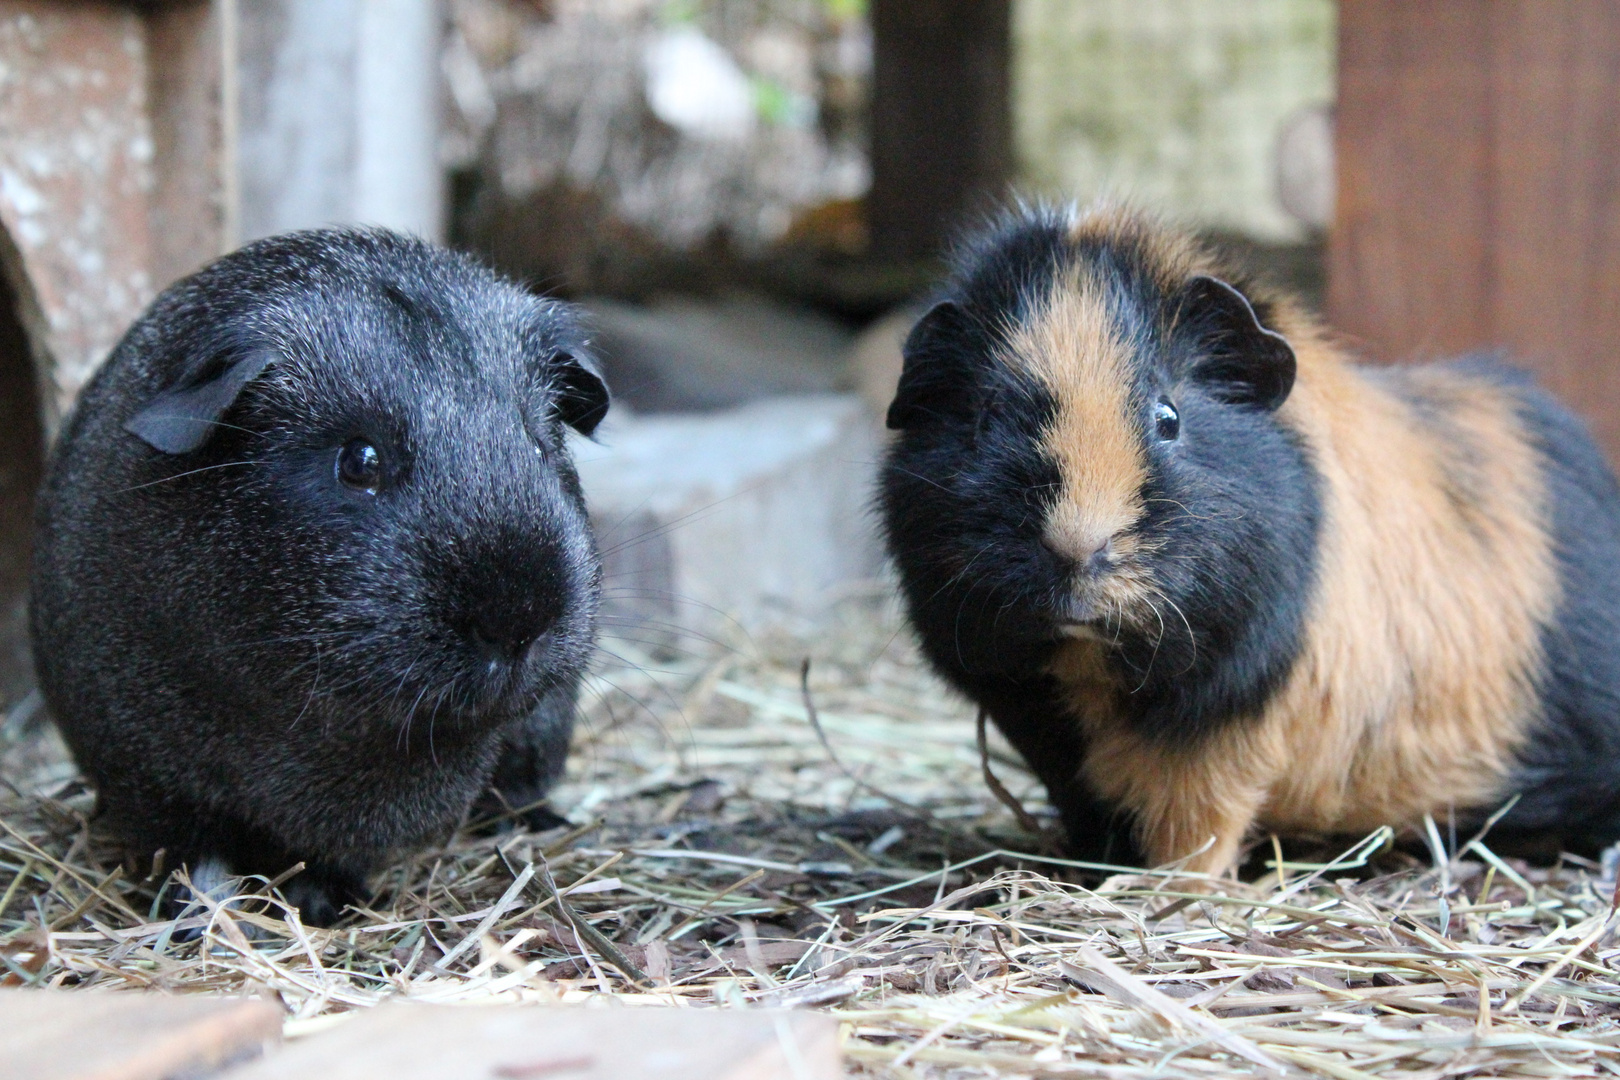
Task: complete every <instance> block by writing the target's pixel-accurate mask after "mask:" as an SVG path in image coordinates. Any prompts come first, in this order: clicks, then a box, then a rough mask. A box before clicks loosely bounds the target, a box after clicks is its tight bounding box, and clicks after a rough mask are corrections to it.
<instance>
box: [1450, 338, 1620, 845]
mask: <svg viewBox="0 0 1620 1080" xmlns="http://www.w3.org/2000/svg"><path fill="white" fill-rule="evenodd" d="M1464 366H1466V367H1467V368H1468V370H1470V372H1471V373H1473V374H1476V375H1478V376H1479V377H1481V378H1489V379H1492V380H1494V381H1496V382H1498V383H1499V384H1501V385H1503V386H1505V387H1508V388H1511V389H1512V390H1513V392H1514V393H1515V395H1516V396H1517V397H1518V398H1519V401H1520V402H1521V408H1520V415H1521V416H1522V417H1523V419H1524V420H1525V422H1526V426H1527V427H1528V429H1529V431H1530V434H1531V436H1532V438H1533V439H1534V440H1535V442H1536V446H1537V449H1538V450H1540V452H1541V454H1542V455H1543V462H1544V465H1543V468H1544V472H1543V477H1544V480H1545V483H1546V485H1547V487H1546V498H1547V509H1548V512H1549V514H1550V518H1551V522H1550V525H1551V531H1552V535H1553V536H1554V538H1555V554H1556V557H1557V567H1558V578H1559V592H1560V600H1559V607H1558V611H1557V614H1556V615H1555V617H1554V619H1553V621H1552V622H1551V623H1550V624H1548V625H1547V626H1546V627H1545V628H1544V629H1543V631H1542V635H1541V651H1542V657H1543V668H1542V673H1541V681H1540V687H1539V689H1540V696H1541V710H1542V715H1541V717H1540V722H1539V723H1538V724H1537V726H1536V728H1535V730H1534V733H1533V735H1532V738H1531V740H1530V742H1529V745H1528V746H1527V747H1526V748H1525V750H1524V751H1523V752H1522V753H1521V755H1520V763H1519V769H1518V772H1517V774H1516V775H1515V776H1514V778H1513V783H1512V788H1513V790H1515V791H1516V792H1518V801H1517V802H1516V803H1515V804H1514V806H1513V808H1512V809H1511V810H1510V811H1509V812H1508V813H1507V814H1506V815H1505V816H1504V817H1503V818H1502V820H1501V824H1500V825H1499V826H1498V833H1496V834H1493V835H1499V834H1500V833H1534V832H1542V831H1546V832H1550V833H1554V834H1556V835H1557V836H1558V838H1559V840H1560V841H1561V843H1562V845H1563V846H1564V847H1566V848H1568V849H1569V850H1573V851H1577V852H1584V853H1586V854H1595V853H1596V851H1597V850H1598V849H1599V848H1602V847H1604V846H1605V845H1608V844H1612V843H1614V842H1616V841H1617V840H1620V487H1617V486H1616V483H1615V477H1614V473H1613V472H1612V471H1611V470H1610V469H1609V466H1608V463H1607V462H1606V461H1605V460H1604V457H1603V452H1602V451H1601V450H1599V449H1598V447H1597V444H1596V443H1594V442H1593V441H1592V437H1591V435H1590V434H1589V433H1588V432H1587V430H1586V426H1585V425H1584V424H1583V423H1582V422H1581V421H1580V420H1579V419H1577V418H1576V417H1575V416H1574V415H1572V414H1571V413H1570V412H1569V410H1568V409H1566V408H1564V407H1563V405H1561V404H1559V402H1558V401H1557V400H1555V399H1554V398H1553V396H1552V395H1551V394H1548V393H1547V392H1546V391H1544V390H1541V389H1539V388H1537V387H1536V386H1535V385H1534V384H1532V383H1531V381H1530V379H1529V378H1528V377H1527V376H1525V375H1523V374H1522V373H1520V372H1518V371H1515V370H1513V369H1511V368H1505V367H1502V366H1500V365H1499V364H1496V363H1494V362H1491V361H1487V360H1480V359H1474V360H1469V361H1465V362H1464Z"/></svg>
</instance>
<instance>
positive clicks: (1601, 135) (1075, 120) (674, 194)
mask: <svg viewBox="0 0 1620 1080" xmlns="http://www.w3.org/2000/svg"><path fill="white" fill-rule="evenodd" d="M1617 87H1620V6H1617V5H1614V4H1613V3H1612V0H1562V2H1560V3H1558V4H1546V3H1533V2H1532V0H1343V2H1340V3H1334V2H1332V0H172V2H157V0H150V2H144V3H136V2H128V3H111V2H91V0H0V707H6V706H9V705H11V704H13V703H15V702H16V701H18V700H20V699H22V697H23V695H24V694H26V692H27V689H28V675H27V670H28V666H27V655H26V649H25V642H24V640H23V634H22V626H23V618H24V615H23V602H24V593H25V581H26V564H27V548H28V523H29V516H30V500H31V497H32V493H33V490H34V488H35V486H36V485H37V482H38V478H39V475H40V469H41V462H42V460H43V454H44V452H45V448H46V447H47V445H48V441H49V438H50V435H51V433H52V431H53V430H54V428H55V426H56V424H57V423H58V421H59V419H60V417H61V416H62V415H63V413H64V411H65V410H66V409H67V408H68V407H69V406H70V405H71V402H72V400H73V397H74V394H75V393H76V391H77V390H78V388H79V387H80V386H82V385H83V383H84V381H85V379H86V378H87V377H88V376H89V375H90V373H91V372H92V371H93V370H94V368H95V365H96V364H97V363H98V362H99V361H100V360H101V359H102V358H103V357H104V356H105V355H106V353H107V351H108V350H109V349H110V347H111V346H112V345H113V344H114V343H115V342H116V340H117V339H118V337H119V335H120V334H121V333H122V332H123V330H124V329H125V328H126V327H127V325H128V324H129V322H130V321H131V320H132V319H133V318H134V317H135V316H136V315H137V314H138V313H139V312H140V310H141V309H142V308H143V307H144V306H145V305H146V304H147V303H148V302H149V301H150V300H151V299H152V297H153V296H154V295H155V294H156V293H157V292H158V291H159V290H161V289H162V288H163V287H164V286H165V285H167V284H168V283H170V282H171V281H173V280H175V279H176V278H178V277H180V276H182V275H184V274H186V273H188V272H190V271H191V270H193V269H195V268H197V267H198V266H200V265H202V264H203V263H205V262H206V261H208V260H209V259H211V258H213V257H215V256H217V255H219V254H220V253H222V252H225V251H228V250H231V249H232V248H234V247H236V246H238V245H240V244H242V243H245V242H248V241H251V240H253V239H255V238H258V237H262V236H267V235H271V234H273V233H278V232H282V231H286V230H289V229H298V228H305V227H310V226H316V225H322V224H328V223H334V222H363V223H370V224H380V225H387V226H391V227H395V228H400V229H407V230H411V231H415V232H418V233H421V234H423V235H425V236H428V237H431V238H434V239H437V240H441V241H443V242H446V243H449V244H452V245H454V246H457V247H461V248H465V249H467V250H470V251H473V252H476V253H478V254H479V255H481V256H482V257H484V258H485V259H487V260H488V261H489V262H490V263H492V264H493V265H494V266H496V267H497V268H499V269H501V270H503V271H505V272H507V273H509V274H511V275H513V276H515V277H518V278H520V279H522V280H523V281H524V282H526V283H527V284H528V285H529V286H530V287H532V288H533V289H535V290H537V291H543V292H547V293H551V294H554V295H558V296H562V297H566V298H568V299H571V300H574V301H577V302H579V303H580V304H582V305H583V307H584V309H585V311H586V313H587V315H588V317H589V320H590V323H591V326H592V328H593V333H594V337H595V340H596V343H597V346H598V348H599V349H600V351H601V353H602V355H603V357H604V360H605V364H606V367H607V371H608V374H609V378H610V381H611V383H612V384H613V387H614V389H615V391H616V393H617V397H618V406H617V407H616V410H615V413H614V416H613V417H612V418H611V420H610V423H609V424H608V425H606V426H605V427H604V429H603V431H602V432H601V437H600V440H599V442H598V443H595V444H585V443H581V444H580V445H579V447H578V448H577V450H578V454H579V457H580V460H581V468H582V473H583V477H584V480H585V484H586V489H587V494H588V497H589V499H590V501H591V504H592V509H593V515H594V517H595V518H596V520H597V524H598V527H599V530H600V531H601V533H602V539H603V546H604V548H605V549H607V550H608V551H609V553H610V554H609V558H608V564H609V565H608V584H609V608H610V611H611V612H612V613H613V614H614V616H615V618H614V619H613V622H614V624H615V625H616V626H618V627H619V628H620V631H621V632H623V633H626V634H627V635H628V636H630V637H632V638H634V639H635V640H636V642H637V643H638V644H639V645H641V646H642V647H645V648H647V649H650V650H652V651H653V652H656V651H658V650H659V649H678V648H679V647H680V642H681V640H682V638H683V636H685V635H691V634H697V635H715V634H721V633H723V632H724V628H726V627H741V628H744V629H750V628H756V627H763V626H767V625H770V624H772V623H775V622H781V621H784V620H786V621H795V620H796V621H798V623H800V624H805V623H806V622H807V621H808V622H813V620H814V619H815V617H816V613H817V612H818V611H819V610H822V609H823V608H825V606H826V605H827V604H829V603H831V602H833V601H834V600H836V599H837V598H838V597H839V596H841V595H847V594H848V593H849V592H850V591H851V590H859V589H862V588H869V587H870V584H869V583H870V582H871V581H872V580H873V579H874V578H876V577H877V576H878V575H880V573H881V558H880V554H879V549H878V545H877V543H876V540H875V537H874V535H873V532H872V528H871V525H872V521H871V515H870V513H869V509H868V503H869V497H870V490H871V482H872V476H873V472H874V461H875V458H876V456H877V454H878V453H879V450H880V447H881V439H882V432H881V426H880V424H879V422H878V419H877V418H878V417H879V416H880V414H881V409H882V407H883V406H884V405H885V404H886V402H887V397H888V394H889V391H890V389H891V388H892V385H893V381H894V378H895V377H896V375H897V372H898V365H899V351H898V343H899V340H900V338H901V337H902V336H903V334H904V332H905V329H906V326H907V323H908V320H909V319H910V318H911V317H912V316H913V315H914V314H915V311H916V305H917V304H918V303H920V302H921V301H922V300H923V299H924V298H925V297H926V295H927V293H928V290H929V289H930V287H931V286H932V284H933V283H934V282H935V281H937V280H938V278H939V275H940V273H941V266H942V262H941V259H942V254H943V253H944V252H945V250H946V249H947V246H948V243H949V241H950V238H951V237H952V236H953V235H954V234H955V233H956V232H957V231H958V230H960V229H961V228H962V227H964V226H965V225H971V224H972V223H973V222H975V221H978V220H982V218H983V215H984V214H985V213H987V212H988V211H989V210H990V209H991V208H992V207H994V206H995V205H996V204H997V203H998V202H1000V201H1004V200H1005V199H1006V198H1007V196H1008V195H1009V194H1010V193H1020V194H1023V195H1026V196H1047V197H1054V198H1060V199H1064V200H1071V199H1072V200H1080V201H1086V200H1090V199H1093V198H1095V197H1098V196H1102V195H1108V196H1114V197H1122V198H1126V199H1130V200H1132V201H1135V202H1137V203H1139V204H1141V205H1143V206H1145V207H1147V208H1150V209H1152V210H1155V211H1159V212H1162V213H1164V214H1166V215H1168V216H1170V217H1172V218H1174V219H1176V220H1179V221H1182V222H1184V223H1187V224H1189V225H1191V226H1192V227H1194V228H1196V229H1198V230H1199V231H1201V232H1202V233H1203V234H1205V235H1206V236H1207V237H1208V238H1209V239H1210V240H1211V241H1212V242H1214V243H1217V244H1219V245H1221V246H1223V247H1225V248H1227V249H1228V250H1229V251H1231V252H1232V253H1233V254H1234V255H1235V256H1237V257H1239V258H1241V259H1243V260H1246V261H1247V262H1248V263H1250V264H1251V265H1252V266H1253V267H1255V268H1256V269H1258V270H1259V271H1261V272H1263V273H1266V274H1269V275H1270V276H1272V277H1273V278H1275V279H1277V280H1278V281H1279V282H1281V283H1283V284H1285V285H1289V286H1291V287H1293V288H1295V289H1296V290H1298V291H1299V292H1300V293H1301V294H1302V295H1303V296H1304V297H1305V298H1306V300H1307V301H1308V302H1309V303H1311V304H1312V305H1314V306H1316V307H1317V308H1319V309H1321V310H1323V311H1324V312H1325V313H1326V314H1327V316H1328V317H1329V318H1330V319H1331V320H1332V321H1333V323H1334V324H1335V325H1336V326H1337V327H1338V328H1339V329H1340V330H1341V331H1342V332H1343V333H1344V334H1345V335H1346V336H1347V338H1348V339H1349V340H1350V341H1351V342H1352V343H1353V344H1354V345H1355V346H1356V347H1357V348H1359V349H1360V350H1361V351H1363V352H1364V353H1365V354H1366V355H1367V356H1369V357H1371V358H1374V359H1377V360H1381V361H1398V360H1404V359H1409V358H1416V357H1427V356H1436V355H1444V354H1451V353H1456V352H1459V351H1463V350H1467V349H1475V348H1492V347H1503V348H1507V349H1510V350H1512V351H1513V352H1514V353H1515V354H1516V355H1517V356H1518V357H1519V358H1520V359H1521V360H1522V361H1523V362H1525V363H1527V364H1529V365H1531V366H1533V367H1535V368H1536V369H1537V370H1538V371H1539V372H1540V373H1541V375H1542V377H1543V378H1544V379H1546V380H1547V381H1548V382H1549V383H1550V384H1551V385H1552V386H1553V387H1554V389H1556V390H1558V391H1559V392H1560V393H1561V394H1562V395H1563V396H1564V397H1565V398H1566V399H1567V400H1569V401H1570V402H1571V403H1572V404H1573V405H1575V406H1576V407H1577V408H1578V409H1581V410H1583V411H1584V412H1585V414H1586V415H1587V417H1588V419H1589V420H1590V421H1591V422H1592V423H1593V425H1594V426H1595V428H1596V429H1597V431H1598V433H1599V434H1600V436H1601V437H1602V438H1603V439H1604V440H1605V442H1606V444H1607V445H1608V446H1609V447H1610V448H1611V450H1612V449H1614V448H1616V447H1620V368H1617V366H1616V365H1615V364H1614V363H1612V362H1611V361H1610V359H1609V357H1610V353H1611V351H1612V350H1613V349H1614V348H1615V347H1616V345H1620V277H1617V273H1620V268H1617V261H1620V235H1617V230H1620V206H1617V200H1620V176H1617V174H1616V170H1617V164H1620V147H1617V146H1616V142H1617V139H1620V128H1617V126H1616V125H1615V123H1614V116H1615V115H1616V111H1615V105H1616V100H1615V99H1616V96H1617V94H1620V90H1617ZM625 628H630V629H628V630H626V629H625ZM12 711H13V714H15V713H16V712H17V711H18V710H12Z"/></svg>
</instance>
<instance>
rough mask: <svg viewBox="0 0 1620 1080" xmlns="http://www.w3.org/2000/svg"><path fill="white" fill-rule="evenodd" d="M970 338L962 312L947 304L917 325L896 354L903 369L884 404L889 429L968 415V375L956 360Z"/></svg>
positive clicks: (970, 383)
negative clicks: (900, 357) (898, 380)
mask: <svg viewBox="0 0 1620 1080" xmlns="http://www.w3.org/2000/svg"><path fill="white" fill-rule="evenodd" d="M972 332H973V327H972V324H971V323H970V322H969V321H968V316H967V312H965V311H963V310H962V308H961V306H960V305H958V304H956V303H954V302H952V301H950V300H941V301H940V302H939V303H937V304H935V305H934V306H933V307H931V308H929V309H928V312H927V314H925V315H924V316H923V317H922V318H920V319H918V320H917V325H916V326H913V327H912V328H911V333H909V334H907V335H906V343H905V344H904V345H903V346H901V348H900V354H901V356H902V357H904V359H905V366H904V367H903V368H902V369H901V372H900V385H899V386H898V387H896V388H895V392H894V401H893V402H891V403H890V404H889V415H888V420H887V422H888V425H889V427H891V428H893V429H894V430H896V431H901V430H904V429H906V428H908V427H913V426H915V425H917V424H918V423H920V422H922V421H925V420H928V419H929V418H932V417H939V416H948V415H958V414H963V415H965V414H968V413H970V412H971V411H972V401H971V396H970V395H971V394H972V390H973V381H972V374H973V373H972V369H971V368H970V367H969V365H967V364H965V363H963V359H962V358H963V350H964V348H966V347H967V342H968V341H969V340H971V335H972Z"/></svg>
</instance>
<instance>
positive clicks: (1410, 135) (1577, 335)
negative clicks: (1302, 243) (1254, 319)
mask: <svg viewBox="0 0 1620 1080" xmlns="http://www.w3.org/2000/svg"><path fill="white" fill-rule="evenodd" d="M1617 111H1620V5H1617V4H1614V3H1613V2H1612V0H1562V2H1560V3H1557V4H1547V3H1537V2H1536V0H1424V2H1422V3H1411V2H1409V0H1343V2H1342V3H1341V4H1340V16H1339V100H1338V112H1337V143H1338V179H1339V195H1338V209H1337V214H1336V219H1335V222H1334V227H1333V232H1332V236H1331V241H1330V245H1329V285H1328V306H1329V312H1330V316H1331V318H1332V321H1333V322H1334V324H1335V325H1336V326H1337V327H1338V328H1339V329H1341V330H1343V331H1345V332H1347V333H1349V334H1351V335H1353V336H1354V337H1356V338H1359V339H1361V341H1362V343H1363V344H1364V345H1365V346H1366V347H1367V349H1368V351H1369V352H1370V353H1371V354H1373V355H1375V356H1378V357H1380V358H1382V359H1387V360H1404V359H1420V358H1428V357H1437V356H1447V355H1455V354H1457V353H1461V352H1465V351H1469V350H1478V349H1493V348H1500V349H1504V350H1506V352H1507V353H1508V354H1509V355H1510V356H1511V357H1512V358H1513V360H1514V361H1515V362H1517V363H1520V364H1522V365H1523V366H1525V367H1527V368H1530V369H1531V370H1533V371H1534V372H1535V373H1536V375H1537V376H1538V378H1540V379H1541V381H1542V382H1543V384H1544V385H1546V386H1547V387H1548V388H1549V389H1551V390H1553V391H1554V392H1555V393H1557V394H1558V395H1559V396H1560V397H1561V398H1562V399H1563V400H1564V401H1566V402H1567V403H1568V404H1570V405H1571V406H1573V407H1574V408H1575V409H1576V410H1577V411H1579V412H1580V413H1582V415H1584V416H1585V418H1586V420H1587V421H1588V423H1590V424H1591V425H1592V428H1593V430H1594V433H1595V434H1596V435H1597V436H1598V438H1599V439H1600V441H1602V442H1603V444H1604V445H1605V446H1606V447H1607V449H1608V450H1609V453H1610V456H1611V458H1612V459H1614V460H1616V461H1620V125H1617V124H1616V123H1615V119H1614V118H1615V116H1616V114H1617Z"/></svg>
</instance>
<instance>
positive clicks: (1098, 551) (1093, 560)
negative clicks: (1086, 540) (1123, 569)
mask: <svg viewBox="0 0 1620 1080" xmlns="http://www.w3.org/2000/svg"><path fill="white" fill-rule="evenodd" d="M1113 564H1114V542H1113V539H1112V538H1110V539H1107V540H1104V541H1103V542H1102V543H1101V544H1098V545H1097V546H1096V547H1095V548H1094V549H1093V550H1092V551H1091V552H1089V553H1088V554H1087V555H1086V556H1085V557H1084V558H1083V559H1081V560H1080V570H1081V572H1082V573H1084V574H1085V575H1086V576H1087V577H1096V576H1097V575H1098V574H1101V573H1102V572H1103V571H1105V570H1107V569H1108V568H1109V567H1110V566H1112V565H1113Z"/></svg>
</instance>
